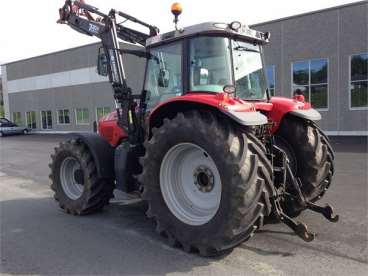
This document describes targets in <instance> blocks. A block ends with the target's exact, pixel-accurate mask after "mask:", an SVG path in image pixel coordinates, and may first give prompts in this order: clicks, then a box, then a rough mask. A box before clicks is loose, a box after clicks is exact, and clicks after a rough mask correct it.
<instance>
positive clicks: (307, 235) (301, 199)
mask: <svg viewBox="0 0 368 276" xmlns="http://www.w3.org/2000/svg"><path fill="white" fill-rule="evenodd" d="M274 148H275V150H277V151H278V152H280V153H281V154H282V167H281V168H279V169H281V170H282V171H283V172H284V182H285V181H286V178H287V177H288V178H289V179H290V182H291V184H292V185H293V188H294V190H295V191H296V193H295V194H290V193H286V192H284V196H289V197H292V198H293V199H295V200H296V202H297V203H298V205H299V206H300V207H302V208H306V209H309V210H311V211H313V212H316V213H319V214H322V215H323V216H324V217H325V218H326V219H327V220H329V221H330V222H337V221H338V220H339V215H337V214H335V212H334V209H333V207H332V206H331V205H329V204H327V205H326V206H324V207H322V206H319V205H317V204H315V203H313V202H310V201H309V200H307V199H306V198H305V196H304V195H303V193H302V191H301V188H300V187H301V184H302V183H301V180H300V179H299V178H297V177H295V176H294V174H293V172H292V170H291V167H290V164H289V160H287V158H286V154H285V152H284V151H283V150H282V149H281V148H279V147H277V146H274ZM281 195H282V194H277V195H276V196H274V197H272V200H271V202H272V205H273V209H274V215H275V216H276V217H277V219H278V220H279V221H281V222H283V223H284V224H285V225H286V226H288V227H289V228H290V229H292V230H293V231H294V233H295V234H296V235H297V236H298V237H300V238H301V239H302V240H304V241H306V242H311V241H313V240H314V238H315V236H316V234H315V233H312V232H309V231H308V227H307V225H306V224H305V223H302V222H299V221H296V220H294V219H292V218H290V217H289V216H288V215H286V214H285V213H284V211H283V209H282V206H281V205H280V202H279V197H280V196H281Z"/></svg>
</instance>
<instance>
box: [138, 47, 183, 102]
mask: <svg viewBox="0 0 368 276" xmlns="http://www.w3.org/2000/svg"><path fill="white" fill-rule="evenodd" d="M150 54H151V55H150V58H149V60H148V64H147V71H146V80H145V87H144V89H145V90H146V91H147V98H146V103H147V107H148V109H151V108H153V107H155V106H156V105H157V104H159V103H160V102H164V101H166V100H168V99H170V98H172V97H175V96H180V95H181V94H182V93H183V83H182V44H181V42H178V43H172V44H170V45H165V46H160V47H157V48H154V49H151V50H150Z"/></svg>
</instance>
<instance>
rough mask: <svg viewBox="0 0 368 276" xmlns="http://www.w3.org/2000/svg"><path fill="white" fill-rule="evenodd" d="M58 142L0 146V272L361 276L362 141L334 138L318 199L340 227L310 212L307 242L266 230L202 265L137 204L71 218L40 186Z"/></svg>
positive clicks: (22, 140)
mask: <svg viewBox="0 0 368 276" xmlns="http://www.w3.org/2000/svg"><path fill="white" fill-rule="evenodd" d="M61 139H63V138H62V137H60V136H40V135H30V136H17V137H6V138H2V139H0V172H1V173H0V223H1V225H0V227H1V228H0V239H1V240H0V249H1V251H0V253H1V254H0V255H1V267H0V272H1V273H4V274H51V275H54V274H64V275H65V274H69V275H70V274H74V275H76V274H78V275H83V274H84V275H85V274H127V275H143V274H144V275H147V274H149V275H157V274H194V275H368V273H367V271H368V265H367V264H368V260H367V255H368V249H367V234H368V231H367V224H368V222H367V221H368V220H367V218H368V216H367V210H368V206H367V205H368V200H367V199H368V194H367V191H368V190H367V188H368V183H367V169H368V160H367V158H368V157H367V156H368V155H367V141H366V140H365V139H357V138H346V139H341V138H340V139H337V140H335V141H334V143H333V146H334V148H335V150H336V175H335V178H334V183H333V186H332V188H331V189H330V191H329V193H328V194H327V196H326V197H325V199H324V200H323V201H325V202H327V201H328V202H330V203H332V204H333V205H334V206H335V207H336V209H337V210H338V212H339V213H340V217H341V221H340V222H339V223H338V224H332V223H328V222H327V221H326V220H324V219H322V218H321V217H319V216H318V215H315V214H311V213H309V212H307V213H305V214H303V215H302V216H301V219H302V220H303V221H305V222H306V223H307V224H308V225H309V227H310V229H312V230H314V231H315V232H317V233H318V237H317V238H316V240H315V241H314V242H312V243H305V242H303V241H301V240H299V239H298V238H296V237H295V236H293V235H292V234H291V233H290V231H289V230H288V229H287V228H286V227H284V226H282V225H267V226H265V227H264V229H263V230H262V231H261V232H260V233H258V234H257V235H255V236H254V238H253V239H251V240H250V241H248V242H247V243H244V244H243V245H241V246H239V247H238V248H236V249H235V250H234V251H233V252H232V253H231V254H229V255H227V256H224V257H222V258H217V259H208V258H201V257H198V256H197V255H193V254H186V253H184V252H182V251H180V250H177V249H173V248H170V247H168V246H167V245H166V244H165V240H164V239H162V238H160V237H159V236H157V235H156V234H155V232H154V225H153V223H152V222H151V221H149V220H147V219H146V218H145V216H144V210H143V208H142V206H141V205H139V204H137V205H134V206H117V205H111V206H109V207H108V208H106V210H105V211H104V212H102V213H100V214H96V215H92V216H88V217H73V216H69V215H66V214H64V213H63V212H62V211H60V210H59V209H58V208H57V205H56V203H55V202H54V200H53V199H52V195H51V193H50V191H49V189H48V186H49V180H48V177H47V175H48V167H47V163H48V161H49V153H50V151H51V150H52V148H53V147H54V145H55V144H56V143H57V141H59V140H61Z"/></svg>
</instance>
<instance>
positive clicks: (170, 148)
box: [139, 112, 272, 256]
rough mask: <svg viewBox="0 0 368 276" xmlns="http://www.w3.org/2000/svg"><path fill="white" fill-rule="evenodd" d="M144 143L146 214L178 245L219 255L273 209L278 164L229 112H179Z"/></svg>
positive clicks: (248, 235)
mask: <svg viewBox="0 0 368 276" xmlns="http://www.w3.org/2000/svg"><path fill="white" fill-rule="evenodd" d="M145 149H146V153H145V155H144V157H142V159H141V163H142V167H143V172H142V174H141V175H140V176H139V181H140V182H141V183H142V184H143V187H144V192H143V199H144V200H145V201H147V202H148V205H149V209H148V211H147V215H148V216H149V217H153V218H154V219H155V221H156V224H157V228H156V230H157V232H159V233H160V234H163V235H164V236H166V237H167V238H168V240H169V243H170V244H171V245H172V246H181V247H182V248H183V249H184V250H185V251H187V252H190V251H197V252H199V253H200V254H201V255H202V256H212V255H218V254H221V253H223V252H225V251H227V250H229V249H231V248H233V247H235V246H236V245H238V244H239V243H241V242H243V241H244V240H246V239H248V238H249V237H250V236H251V235H253V233H254V231H255V230H256V229H257V228H259V227H261V226H262V225H263V218H264V217H266V216H268V215H269V214H270V212H271V205H270V202H269V197H270V193H271V192H272V182H271V173H272V168H271V165H270V164H269V162H268V160H267V158H266V156H265V155H264V148H263V146H262V144H261V143H259V142H258V141H257V138H255V137H254V136H253V135H252V134H251V133H250V132H246V133H244V132H240V131H237V130H236V129H235V128H233V127H232V126H231V124H230V122H228V121H227V120H223V121H221V122H220V120H219V119H218V118H216V117H215V116H213V115H212V114H210V113H208V112H207V113H203V114H202V113H199V112H187V113H184V114H183V113H179V114H178V115H177V116H176V117H175V118H174V119H172V120H169V119H165V120H164V123H163V125H162V126H161V127H160V128H158V129H155V130H154V131H153V137H152V138H151V139H150V140H149V141H147V142H146V143H145ZM175 152H176V153H175ZM201 178H202V179H201ZM201 182H202V183H201Z"/></svg>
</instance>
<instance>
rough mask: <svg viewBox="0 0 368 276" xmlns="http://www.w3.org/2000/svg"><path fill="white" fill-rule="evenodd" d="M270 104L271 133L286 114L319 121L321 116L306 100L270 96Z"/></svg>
mask: <svg viewBox="0 0 368 276" xmlns="http://www.w3.org/2000/svg"><path fill="white" fill-rule="evenodd" d="M271 104H272V109H271V110H270V111H269V112H268V114H269V119H270V120H272V121H273V123H274V126H273V129H272V132H273V133H274V132H276V131H277V129H278V128H279V126H280V124H281V122H282V119H283V118H284V116H285V115H286V114H288V115H292V116H296V117H299V118H302V119H304V120H310V121H319V120H321V118H322V116H321V114H320V113H319V112H318V111H317V110H315V109H313V108H312V107H311V105H310V103H308V102H302V101H298V100H296V99H293V98H284V97H272V98H271ZM261 109H262V108H261Z"/></svg>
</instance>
